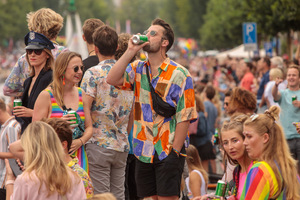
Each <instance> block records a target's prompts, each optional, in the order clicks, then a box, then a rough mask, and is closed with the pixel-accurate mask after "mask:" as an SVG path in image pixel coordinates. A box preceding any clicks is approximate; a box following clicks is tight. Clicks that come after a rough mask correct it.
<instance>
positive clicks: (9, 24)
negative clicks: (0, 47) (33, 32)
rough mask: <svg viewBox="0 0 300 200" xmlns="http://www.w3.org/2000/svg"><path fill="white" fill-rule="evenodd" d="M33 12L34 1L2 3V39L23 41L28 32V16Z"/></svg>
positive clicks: (8, 1)
mask: <svg viewBox="0 0 300 200" xmlns="http://www.w3.org/2000/svg"><path fill="white" fill-rule="evenodd" d="M31 10H32V0H22V1H19V0H3V1H0V30H1V31H0V38H1V39H8V38H13V39H20V38H21V39H23V38H24V36H25V34H26V33H27V32H28V28H27V22H26V14H27V13H28V12H29V11H31Z"/></svg>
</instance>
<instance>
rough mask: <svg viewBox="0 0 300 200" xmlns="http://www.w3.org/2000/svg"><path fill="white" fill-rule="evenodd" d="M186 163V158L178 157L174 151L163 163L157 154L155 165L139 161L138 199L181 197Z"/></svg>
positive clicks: (183, 151) (137, 177) (137, 176)
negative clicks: (181, 185)
mask: <svg viewBox="0 0 300 200" xmlns="http://www.w3.org/2000/svg"><path fill="white" fill-rule="evenodd" d="M181 153H185V148H182V150H181ZM184 162H185V157H183V156H179V157H178V156H177V154H176V153H175V152H174V151H171V152H170V154H169V155H168V156H167V157H166V158H165V159H163V160H161V161H160V160H159V159H158V155H157V153H156V152H155V155H154V159H153V163H144V162H141V161H139V160H138V159H137V161H136V166H135V180H136V186H137V195H138V197H140V198H144V197H150V196H154V195H158V196H164V197H169V196H178V197H179V196H180V184H181V177H182V172H183V167H184Z"/></svg>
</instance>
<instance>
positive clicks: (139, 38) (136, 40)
mask: <svg viewBox="0 0 300 200" xmlns="http://www.w3.org/2000/svg"><path fill="white" fill-rule="evenodd" d="M132 42H133V44H143V43H145V42H148V37H147V36H146V35H134V36H133V37H132Z"/></svg>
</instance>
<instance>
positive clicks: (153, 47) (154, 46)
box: [143, 42, 161, 53]
mask: <svg viewBox="0 0 300 200" xmlns="http://www.w3.org/2000/svg"><path fill="white" fill-rule="evenodd" d="M160 46H161V42H160V43H158V44H152V45H151V44H147V45H146V46H144V47H143V50H144V51H146V52H148V53H157V52H158V51H159V50H160Z"/></svg>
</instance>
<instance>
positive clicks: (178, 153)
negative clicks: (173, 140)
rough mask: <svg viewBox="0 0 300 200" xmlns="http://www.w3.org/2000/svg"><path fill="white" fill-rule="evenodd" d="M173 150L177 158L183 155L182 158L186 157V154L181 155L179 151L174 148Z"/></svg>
mask: <svg viewBox="0 0 300 200" xmlns="http://www.w3.org/2000/svg"><path fill="white" fill-rule="evenodd" d="M173 150H174V152H175V153H176V154H177V156H179V155H181V156H183V157H186V154H184V153H180V152H179V151H177V150H176V149H174V148H173Z"/></svg>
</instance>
